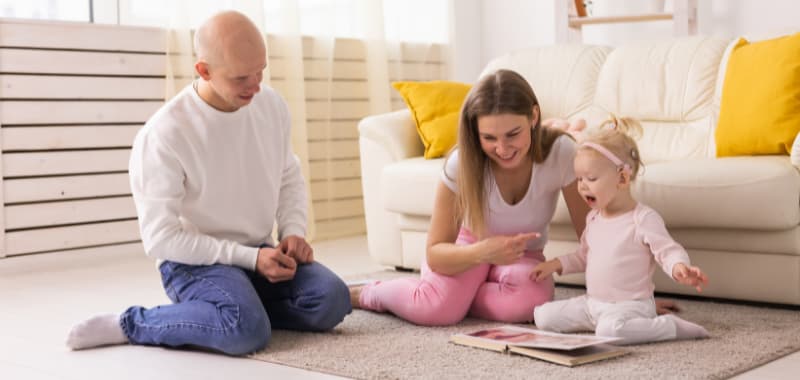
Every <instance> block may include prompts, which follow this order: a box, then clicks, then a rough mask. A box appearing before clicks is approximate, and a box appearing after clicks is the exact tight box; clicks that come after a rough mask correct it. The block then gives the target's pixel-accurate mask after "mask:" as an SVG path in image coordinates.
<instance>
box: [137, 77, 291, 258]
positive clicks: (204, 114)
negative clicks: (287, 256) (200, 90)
mask: <svg viewBox="0 0 800 380" xmlns="http://www.w3.org/2000/svg"><path fill="white" fill-rule="evenodd" d="M129 173H130V181H131V190H132V192H133V199H134V202H135V203H136V210H137V212H138V215H139V227H140V231H141V235H142V243H143V245H144V249H145V252H146V253H147V255H148V256H151V257H155V258H157V259H159V262H160V261H162V260H169V261H175V262H180V263H184V264H192V265H210V264H215V263H220V264H228V265H235V266H239V267H242V268H246V269H250V270H253V269H254V268H255V263H256V257H257V254H258V249H257V248H256V247H258V245H260V244H261V243H265V242H266V243H270V244H274V242H273V241H272V238H271V232H272V230H273V226H274V225H275V223H276V222H277V224H278V234H279V237H280V238H283V237H285V236H288V235H298V236H305V227H306V218H307V216H306V213H307V210H306V208H307V205H306V200H307V195H306V188H305V182H304V180H303V177H302V174H301V172H300V166H299V163H298V160H297V157H296V156H295V155H294V154H293V153H292V150H291V137H290V119H289V111H288V108H287V107H286V104H285V102H284V101H283V99H282V98H281V97H280V96H279V95H278V94H277V93H275V91H274V90H272V89H271V88H268V87H263V88H262V91H261V92H259V93H258V94H256V96H255V97H254V98H253V100H252V103H251V104H249V105H247V106H244V107H242V108H240V109H238V110H237V111H234V112H221V111H218V110H216V109H214V108H213V107H211V106H209V105H208V104H207V103H206V102H205V101H203V100H202V99H201V98H200V96H199V95H197V93H196V92H195V91H194V89H193V88H192V86H187V87H186V88H185V89H184V90H183V91H181V93H180V94H178V95H177V96H175V97H174V98H173V99H172V100H170V101H169V102H168V103H167V104H165V105H164V106H163V107H162V108H161V109H160V110H159V111H158V112H157V113H156V114H155V115H153V117H152V118H150V120H148V121H147V123H146V124H145V126H144V127H143V128H142V129H141V130H140V131H139V133H138V134H137V136H136V140H135V141H134V144H133V148H132V152H131V158H130V165H129Z"/></svg>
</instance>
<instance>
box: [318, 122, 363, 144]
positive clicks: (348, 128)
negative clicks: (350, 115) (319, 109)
mask: <svg viewBox="0 0 800 380" xmlns="http://www.w3.org/2000/svg"><path fill="white" fill-rule="evenodd" d="M306 129H307V133H308V139H309V140H310V141H314V140H325V139H329V138H331V139H357V138H358V122H357V121H330V122H329V121H308V122H307V123H306Z"/></svg>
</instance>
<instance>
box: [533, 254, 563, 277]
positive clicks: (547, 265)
mask: <svg viewBox="0 0 800 380" xmlns="http://www.w3.org/2000/svg"><path fill="white" fill-rule="evenodd" d="M562 269H563V268H562V267H561V260H559V259H552V260H548V261H545V262H543V263H539V264H538V265H536V266H535V267H533V270H531V275H530V277H531V280H533V281H536V282H539V281H542V280H545V279H547V278H548V277H550V276H551V275H553V273H558V274H561V270H562Z"/></svg>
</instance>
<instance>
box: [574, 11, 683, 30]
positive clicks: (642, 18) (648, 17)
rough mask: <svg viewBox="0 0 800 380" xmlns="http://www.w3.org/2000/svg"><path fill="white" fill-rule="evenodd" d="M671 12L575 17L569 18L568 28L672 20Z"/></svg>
mask: <svg viewBox="0 0 800 380" xmlns="http://www.w3.org/2000/svg"><path fill="white" fill-rule="evenodd" d="M672 18H673V16H672V13H647V14H638V15H625V16H601V17H575V16H571V17H570V18H569V26H570V28H580V27H581V26H583V25H592V24H613V23H621V22H646V21H659V20H672Z"/></svg>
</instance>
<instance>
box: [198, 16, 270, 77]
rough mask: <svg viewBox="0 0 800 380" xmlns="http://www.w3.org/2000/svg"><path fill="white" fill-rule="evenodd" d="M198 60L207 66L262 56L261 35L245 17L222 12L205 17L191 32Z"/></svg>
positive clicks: (237, 62)
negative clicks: (193, 32)
mask: <svg viewBox="0 0 800 380" xmlns="http://www.w3.org/2000/svg"><path fill="white" fill-rule="evenodd" d="M194 49H195V52H196V53H197V59H198V60H199V61H205V62H207V63H208V64H209V65H213V66H217V65H227V64H239V63H241V62H242V61H247V60H250V59H252V58H253V57H254V56H255V57H258V55H261V57H265V56H266V46H265V44H264V38H263V37H262V35H261V32H260V31H259V30H258V28H257V27H256V26H255V24H253V22H252V21H250V19H249V18H247V16H245V15H243V14H241V13H239V12H236V11H224V12H220V13H217V14H215V15H214V16H212V17H211V18H209V19H208V20H206V21H205V22H204V23H203V24H202V25H200V27H199V28H197V31H196V32H195V35H194Z"/></svg>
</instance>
